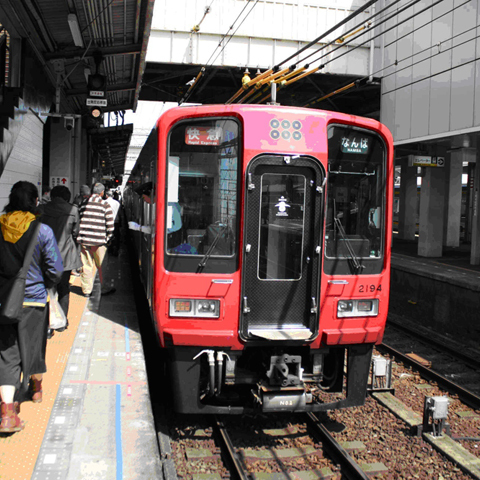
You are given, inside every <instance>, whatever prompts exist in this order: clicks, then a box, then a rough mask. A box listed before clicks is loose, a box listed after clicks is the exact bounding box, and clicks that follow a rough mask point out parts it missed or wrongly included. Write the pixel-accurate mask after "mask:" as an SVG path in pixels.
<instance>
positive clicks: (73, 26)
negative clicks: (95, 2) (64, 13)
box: [68, 13, 84, 48]
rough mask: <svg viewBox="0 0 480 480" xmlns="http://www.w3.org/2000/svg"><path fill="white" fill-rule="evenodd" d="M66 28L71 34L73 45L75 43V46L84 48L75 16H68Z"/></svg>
mask: <svg viewBox="0 0 480 480" xmlns="http://www.w3.org/2000/svg"><path fill="white" fill-rule="evenodd" d="M68 26H69V27H70V31H71V32H72V37H73V43H75V46H77V47H82V48H84V44H83V38H82V33H81V32H80V27H79V26H78V19H77V16H76V15H75V14H74V13H70V14H69V15H68Z"/></svg>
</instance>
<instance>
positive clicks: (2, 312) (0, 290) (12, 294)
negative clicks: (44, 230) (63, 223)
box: [0, 222, 40, 325]
mask: <svg viewBox="0 0 480 480" xmlns="http://www.w3.org/2000/svg"><path fill="white" fill-rule="evenodd" d="M39 230H40V222H37V224H36V225H35V227H34V230H33V235H32V237H31V239H30V242H29V244H28V247H27V251H26V252H25V257H24V259H23V266H22V268H21V269H20V270H19V271H18V272H17V274H16V275H15V276H14V277H11V278H9V279H8V280H7V281H6V282H5V283H4V284H3V285H2V286H1V287H0V325H7V324H14V323H18V322H20V317H21V315H22V309H23V300H24V297H25V281H26V279H27V272H28V269H29V268H30V263H31V262H32V257H33V249H34V248H35V245H36V243H37V237H38V231H39ZM2 241H3V239H2Z"/></svg>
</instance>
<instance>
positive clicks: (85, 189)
mask: <svg viewBox="0 0 480 480" xmlns="http://www.w3.org/2000/svg"><path fill="white" fill-rule="evenodd" d="M91 194H92V191H91V189H90V187H89V186H88V185H82V186H81V187H80V193H79V194H78V195H77V196H76V197H75V199H74V200H73V204H74V205H76V206H77V207H78V208H80V205H82V203H84V202H86V201H87V200H88V197H89V196H90V195H91Z"/></svg>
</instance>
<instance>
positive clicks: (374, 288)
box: [358, 284, 382, 293]
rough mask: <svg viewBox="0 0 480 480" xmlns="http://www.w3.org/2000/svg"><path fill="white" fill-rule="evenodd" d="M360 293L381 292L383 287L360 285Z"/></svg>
mask: <svg viewBox="0 0 480 480" xmlns="http://www.w3.org/2000/svg"><path fill="white" fill-rule="evenodd" d="M358 291H359V292H360V293H367V292H371V293H373V292H381V291H382V285H381V284H380V285H378V286H377V285H360V286H359V287H358Z"/></svg>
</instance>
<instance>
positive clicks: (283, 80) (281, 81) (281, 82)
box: [251, 65, 308, 103]
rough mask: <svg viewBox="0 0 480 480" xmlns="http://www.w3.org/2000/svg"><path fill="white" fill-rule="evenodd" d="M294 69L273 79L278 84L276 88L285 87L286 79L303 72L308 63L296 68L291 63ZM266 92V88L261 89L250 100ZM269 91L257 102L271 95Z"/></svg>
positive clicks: (263, 100) (261, 101)
mask: <svg viewBox="0 0 480 480" xmlns="http://www.w3.org/2000/svg"><path fill="white" fill-rule="evenodd" d="M291 68H293V69H294V70H293V72H290V73H289V74H288V75H285V76H284V77H280V78H277V79H276V80H274V81H273V83H276V84H277V85H278V88H279V89H281V88H283V87H285V86H286V85H287V80H290V79H291V78H293V77H295V76H297V75H300V74H301V73H303V72H304V71H305V70H306V69H307V68H308V65H305V66H304V67H301V68H297V69H295V68H296V66H295V65H292V67H291ZM265 92H266V89H264V90H262V91H261V92H260V93H259V94H257V95H255V97H253V98H252V100H251V101H252V102H253V101H254V100H255V99H256V98H258V97H259V96H260V94H263V93H265ZM271 95H272V94H271V92H269V93H268V94H267V95H265V96H264V97H263V98H261V99H260V100H259V101H258V103H263V102H265V101H266V100H268V99H269V98H270V97H271Z"/></svg>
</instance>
